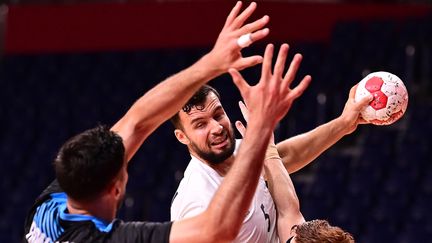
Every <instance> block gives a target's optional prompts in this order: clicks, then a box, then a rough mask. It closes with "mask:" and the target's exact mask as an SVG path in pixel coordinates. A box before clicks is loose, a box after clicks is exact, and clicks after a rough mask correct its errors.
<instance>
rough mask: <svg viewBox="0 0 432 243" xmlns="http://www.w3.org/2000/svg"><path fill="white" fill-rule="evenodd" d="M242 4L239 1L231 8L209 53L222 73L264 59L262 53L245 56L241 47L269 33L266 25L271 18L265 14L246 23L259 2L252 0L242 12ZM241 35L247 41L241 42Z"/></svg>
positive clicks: (245, 66)
mask: <svg viewBox="0 0 432 243" xmlns="http://www.w3.org/2000/svg"><path fill="white" fill-rule="evenodd" d="M242 5H243V4H242V2H241V1H238V2H237V4H236V5H235V6H234V8H233V9H232V10H231V12H230V14H229V15H228V17H227V19H226V21H225V25H224V27H223V28H222V30H221V32H220V34H219V36H218V39H217V40H216V43H215V45H214V47H213V49H212V50H211V52H210V53H209V56H210V57H211V59H212V60H213V62H214V67H215V68H217V69H219V71H220V72H222V73H225V72H227V71H228V69H229V68H235V69H237V70H242V69H244V68H247V67H250V66H253V65H256V64H259V63H261V62H262V59H263V58H262V57H261V56H260V55H254V56H250V57H243V56H242V53H241V49H242V48H244V47H246V46H248V45H250V44H252V43H253V42H255V41H258V40H260V39H262V38H264V37H266V36H267V35H268V33H269V29H268V28H264V26H265V25H266V24H267V23H268V22H269V19H270V18H269V17H268V16H267V15H265V16H263V17H262V18H260V19H258V20H255V21H253V22H251V23H248V24H244V23H245V22H246V20H247V19H248V18H249V17H250V16H251V15H252V13H253V12H254V11H255V9H256V7H257V4H256V3H255V2H252V3H250V4H249V6H248V7H247V8H245V9H244V10H243V11H242V12H241V11H240V10H241V8H242ZM242 36H244V37H246V38H243V37H242ZM240 37H242V39H245V40H246V42H245V43H243V44H241V43H239V38H240Z"/></svg>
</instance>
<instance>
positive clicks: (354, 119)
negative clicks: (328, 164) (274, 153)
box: [277, 86, 372, 173]
mask: <svg viewBox="0 0 432 243" xmlns="http://www.w3.org/2000/svg"><path fill="white" fill-rule="evenodd" d="M355 89H356V86H354V87H352V88H351V90H350V93H349V97H348V100H347V102H346V103H345V107H344V110H343V112H342V114H341V115H340V116H339V117H338V118H336V119H334V120H332V121H330V122H327V123H325V124H323V125H321V126H318V127H317V128H315V129H313V130H311V131H309V132H306V133H303V134H300V135H297V136H294V137H291V138H289V139H286V140H284V141H282V142H280V143H278V144H277V150H278V152H279V155H280V156H281V158H282V161H283V164H284V166H285V168H286V169H287V171H288V172H289V173H293V172H296V171H298V170H300V169H301V168H303V167H304V166H306V165H307V164H309V163H310V162H311V161H313V160H314V159H315V158H317V157H318V156H319V155H320V154H321V153H323V152H324V151H325V150H327V149H328V148H329V147H330V146H332V145H333V144H335V143H336V142H337V141H339V140H340V139H341V138H342V137H343V136H345V135H348V134H350V133H352V132H354V131H355V130H356V129H357V126H358V125H359V124H364V123H366V122H365V121H364V120H363V119H362V118H361V117H360V110H361V109H362V108H363V107H364V106H365V105H367V104H368V103H369V102H370V101H371V100H372V96H370V97H365V98H364V99H362V100H361V101H359V102H355V101H354V94H355Z"/></svg>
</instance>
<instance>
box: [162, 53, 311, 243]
mask: <svg viewBox="0 0 432 243" xmlns="http://www.w3.org/2000/svg"><path fill="white" fill-rule="evenodd" d="M287 51H288V46H287V45H282V47H281V49H280V51H279V56H278V58H277V61H276V64H275V68H274V72H273V73H274V74H272V72H271V60H272V56H273V45H268V46H267V48H266V51H265V55H264V62H263V67H262V73H261V80H260V82H259V83H258V84H257V85H256V86H253V87H250V86H249V85H248V84H247V83H246V81H245V80H244V79H243V78H242V77H241V75H240V73H239V72H238V71H236V70H234V69H231V70H230V74H231V76H232V77H233V80H234V83H235V84H236V85H237V87H238V89H239V90H240V93H241V95H242V97H243V99H245V100H250V102H249V103H248V106H249V117H250V120H251V121H250V122H249V125H248V129H247V131H246V133H245V136H244V140H243V142H242V144H241V145H240V148H239V152H238V154H237V156H236V161H235V162H234V164H233V166H232V168H231V169H230V171H229V172H228V174H227V176H226V177H225V179H224V180H223V182H222V184H221V186H220V187H219V189H218V190H217V192H216V194H215V196H214V197H213V199H212V201H211V202H210V204H209V207H208V208H207V209H206V211H204V212H203V213H202V214H200V215H198V216H196V217H193V218H189V219H185V220H180V221H177V222H174V223H173V226H172V229H171V235H170V242H192V243H195V242H228V241H232V240H233V239H235V237H236V236H237V234H238V232H239V230H240V227H241V224H242V222H243V219H244V217H245V215H246V211H247V209H248V208H249V205H250V202H251V200H252V197H253V195H254V193H255V189H256V186H257V184H258V178H259V175H260V173H261V170H262V165H263V160H264V154H265V149H266V148H267V145H268V142H269V139H270V136H271V134H272V132H273V129H274V126H275V125H276V123H277V122H278V121H280V119H282V117H284V116H285V114H286V113H287V111H288V110H289V108H290V107H291V104H292V102H293V101H294V99H296V98H297V97H298V96H299V95H300V94H301V93H302V92H303V90H304V89H305V88H306V86H307V83H305V82H302V83H300V84H299V85H298V86H297V87H296V88H295V89H293V90H290V89H288V88H286V87H289V84H290V82H288V83H287V82H284V81H285V80H283V79H282V73H283V69H284V63H285V60H286V56H287ZM293 62H299V59H298V58H294V60H293ZM252 97H253V99H252Z"/></svg>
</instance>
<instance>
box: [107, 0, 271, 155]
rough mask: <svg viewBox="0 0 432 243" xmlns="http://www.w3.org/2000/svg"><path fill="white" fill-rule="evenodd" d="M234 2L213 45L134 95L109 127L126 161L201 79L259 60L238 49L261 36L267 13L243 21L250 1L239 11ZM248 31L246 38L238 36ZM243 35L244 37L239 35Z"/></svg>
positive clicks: (251, 9)
mask: <svg viewBox="0 0 432 243" xmlns="http://www.w3.org/2000/svg"><path fill="white" fill-rule="evenodd" d="M241 7H242V3H241V2H237V4H236V5H235V7H234V8H233V9H232V11H231V13H230V14H229V15H228V17H227V19H226V22H225V25H224V27H223V29H222V31H221V32H220V34H219V37H218V39H217V41H216V43H215V45H214V47H213V49H212V50H211V51H210V52H209V53H208V54H206V55H205V56H204V57H202V58H201V59H200V60H199V61H197V62H196V63H195V64H193V65H192V66H190V67H189V68H187V69H185V70H183V71H181V72H179V73H177V74H175V75H173V76H171V77H169V78H167V79H166V80H165V81H163V82H161V83H160V84H158V85H157V86H156V87H154V88H152V89H151V90H150V91H148V92H147V93H146V94H145V95H144V96H142V97H141V98H140V99H138V100H137V101H136V102H135V103H134V104H133V105H132V107H131V108H130V109H129V110H128V112H127V113H126V114H125V115H124V116H123V117H122V118H121V119H120V120H119V121H118V122H117V123H116V124H115V125H114V126H113V127H112V128H111V130H113V131H115V132H117V133H118V134H119V135H120V136H121V137H122V138H123V143H124V146H125V155H126V159H127V161H129V160H130V159H131V158H132V156H133V155H134V154H135V152H136V151H137V150H138V148H139V147H140V146H141V144H142V143H143V142H144V140H145V139H146V138H147V137H148V136H149V135H150V134H151V133H152V132H153V131H154V130H155V129H156V128H157V127H158V126H160V125H161V124H162V123H163V122H164V121H166V120H167V119H169V118H170V117H171V116H173V115H174V114H175V113H176V112H177V111H178V110H180V109H181V107H182V106H183V105H184V103H185V102H186V101H187V100H188V99H189V98H190V97H191V96H192V95H193V93H194V92H195V91H196V90H197V89H198V88H199V87H200V86H201V85H203V84H204V83H206V82H208V81H209V80H211V79H212V78H214V77H216V76H219V75H221V74H222V73H225V72H227V71H228V69H229V68H236V69H239V70H241V69H244V68H246V67H250V66H253V65H256V64H258V63H261V62H262V57H261V56H251V57H242V55H241V49H242V47H244V46H246V45H245V44H250V43H252V42H254V41H257V40H260V39H262V38H264V37H265V36H266V35H267V34H268V32H269V30H268V29H267V28H265V29H263V27H264V26H265V25H266V24H267V23H268V21H269V17H268V16H264V17H262V18H261V19H259V20H256V21H254V22H252V23H249V24H246V25H244V23H245V21H246V20H247V19H248V18H249V17H250V16H251V15H252V13H253V12H254V11H255V9H256V3H251V4H250V5H249V6H248V7H247V8H246V9H245V10H244V11H242V12H241V11H240V10H241ZM248 33H251V35H250V37H248V36H246V37H248V38H246V42H243V44H242V43H240V44H241V46H242V47H241V46H240V45H239V43H238V42H237V41H238V39H239V38H240V37H241V36H243V35H245V34H248ZM243 39H244V38H243Z"/></svg>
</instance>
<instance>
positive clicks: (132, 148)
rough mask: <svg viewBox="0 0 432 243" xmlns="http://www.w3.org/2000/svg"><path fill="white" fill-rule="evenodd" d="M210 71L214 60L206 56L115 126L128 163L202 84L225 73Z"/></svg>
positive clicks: (153, 92) (146, 97) (154, 91)
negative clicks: (147, 139) (149, 137)
mask: <svg viewBox="0 0 432 243" xmlns="http://www.w3.org/2000/svg"><path fill="white" fill-rule="evenodd" d="M210 68H212V65H211V60H210V58H209V57H208V56H204V57H203V58H202V59H200V60H199V61H198V62H196V63H195V64H194V65H192V66H191V67H189V68H187V69H185V70H183V71H181V72H179V73H177V74H175V75H173V76H171V77H169V78H167V79H166V80H165V81H163V82H161V83H159V84H158V85H157V86H156V87H154V88H153V89H152V90H150V91H149V92H147V93H146V94H145V95H144V96H142V97H141V98H140V99H138V100H137V101H136V102H135V103H134V104H133V105H132V107H131V108H130V109H129V111H128V112H127V113H126V115H125V116H124V117H123V118H122V119H121V120H120V121H118V122H117V123H116V124H115V125H114V126H113V127H112V129H111V130H113V131H116V132H118V134H119V135H120V136H121V137H122V138H123V143H124V145H125V148H126V151H125V156H126V160H127V161H129V160H130V159H131V158H132V156H133V155H134V154H135V152H136V151H137V150H138V148H139V147H140V146H141V144H142V143H143V142H144V140H145V139H146V138H147V137H148V135H149V134H151V133H152V132H153V131H154V130H155V129H156V128H157V127H158V126H159V125H161V124H162V123H163V122H164V121H166V120H167V119H169V118H170V117H171V116H173V115H174V114H175V113H176V112H177V111H179V110H180V109H181V107H182V106H183V105H184V103H186V101H187V100H188V99H189V98H190V97H191V96H192V95H193V93H194V92H195V91H196V90H197V89H198V88H199V87H200V86H201V85H203V84H204V83H206V82H207V81H209V80H210V79H212V78H214V77H216V76H218V75H220V74H221V73H222V71H221V70H215V69H210Z"/></svg>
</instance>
